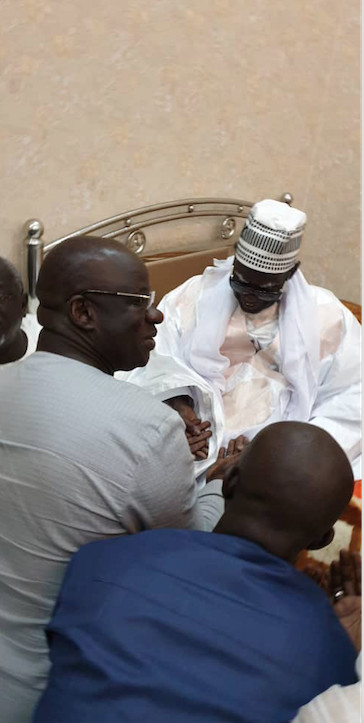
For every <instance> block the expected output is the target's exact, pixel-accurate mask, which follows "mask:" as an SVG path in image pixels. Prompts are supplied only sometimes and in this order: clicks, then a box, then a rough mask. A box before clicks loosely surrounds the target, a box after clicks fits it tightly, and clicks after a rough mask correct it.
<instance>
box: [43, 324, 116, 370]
mask: <svg viewBox="0 0 364 723" xmlns="http://www.w3.org/2000/svg"><path fill="white" fill-rule="evenodd" d="M37 351H46V352H49V353H50V354H58V355H59V356H64V357H66V358H67V359H74V360H75V361H79V362H82V364H87V365H88V366H91V367H95V369H99V370H100V371H102V372H104V373H105V374H110V375H113V374H114V369H111V367H110V365H108V364H107V362H106V361H105V360H104V359H102V358H101V357H98V356H97V355H96V354H95V350H94V349H92V348H90V347H89V346H88V345H87V344H86V343H83V341H82V340H80V339H78V338H77V339H72V338H70V337H65V336H62V335H61V334H59V333H56V332H53V331H51V330H49V329H42V331H41V333H40V335H39V340H38V345H37Z"/></svg>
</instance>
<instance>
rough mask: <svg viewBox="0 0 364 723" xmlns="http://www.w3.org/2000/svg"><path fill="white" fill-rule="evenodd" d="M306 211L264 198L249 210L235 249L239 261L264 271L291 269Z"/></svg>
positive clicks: (300, 238)
mask: <svg viewBox="0 0 364 723" xmlns="http://www.w3.org/2000/svg"><path fill="white" fill-rule="evenodd" d="M305 225H306V214H305V213H303V211H299V210H298V209H297V208H291V207H290V206H288V204H287V203H282V202H281V201H273V200H271V199H265V200H264V201H259V203H256V204H255V206H253V207H252V209H251V210H250V213H249V216H248V218H247V220H246V223H245V226H244V228H243V230H242V232H241V235H240V238H239V241H238V243H237V246H236V250H235V257H236V258H237V260H238V261H240V263H241V264H244V266H248V268H249V269H254V270H255V271H263V272H264V273H267V274H282V273H284V272H286V271H290V270H291V269H293V267H294V265H295V263H296V260H297V257H298V253H299V250H300V246H301V241H302V237H303V231H304V228H305Z"/></svg>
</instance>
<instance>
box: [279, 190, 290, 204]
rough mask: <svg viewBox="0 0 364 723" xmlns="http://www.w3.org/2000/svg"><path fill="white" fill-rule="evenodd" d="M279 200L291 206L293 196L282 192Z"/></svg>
mask: <svg viewBox="0 0 364 723" xmlns="http://www.w3.org/2000/svg"><path fill="white" fill-rule="evenodd" d="M280 200H281V201H282V202H283V203H287V204H288V206H291V205H292V203H293V196H292V194H291V193H284V194H283V196H281V198H280Z"/></svg>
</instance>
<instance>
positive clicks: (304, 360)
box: [130, 200, 361, 476]
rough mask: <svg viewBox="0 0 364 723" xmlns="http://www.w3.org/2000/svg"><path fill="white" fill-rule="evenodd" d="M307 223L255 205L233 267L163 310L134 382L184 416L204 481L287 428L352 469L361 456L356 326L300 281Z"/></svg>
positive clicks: (178, 294) (265, 204)
mask: <svg viewBox="0 0 364 723" xmlns="http://www.w3.org/2000/svg"><path fill="white" fill-rule="evenodd" d="M305 223H306V216H305V214H304V213H302V212H301V211H298V210H297V209H294V208H290V207H289V206H288V205H287V204H285V203H280V202H278V201H271V200H265V201H261V202H259V203H257V204H256V205H255V206H254V207H253V208H252V209H251V212H250V214H249V216H248V219H247V221H246V224H245V226H244V228H243V231H242V234H241V237H240V239H239V241H238V243H237V248H236V254H235V258H233V257H230V258H228V259H227V260H226V261H222V262H221V261H218V262H215V266H214V267H208V268H207V269H205V271H204V273H203V274H202V276H195V277H193V278H192V279H189V280H188V281H186V282H185V283H184V284H182V286H179V287H178V288H177V289H175V290H174V291H171V292H170V293H169V294H167V295H166V296H165V297H164V299H163V300H162V302H161V304H160V306H159V308H160V309H161V311H163V314H164V322H163V324H162V325H161V328H160V332H159V334H158V339H157V344H156V351H155V352H154V353H153V354H152V355H151V360H150V364H149V365H148V367H147V368H146V369H145V370H136V371H135V372H133V373H132V374H131V375H130V381H133V382H134V383H137V384H140V385H142V386H144V387H145V388H147V389H149V390H150V391H152V392H153V394H155V395H156V396H157V397H158V398H159V399H162V400H164V401H168V403H169V404H170V405H171V406H173V407H174V408H175V409H176V410H177V411H179V413H180V414H181V416H182V418H183V419H184V421H185V423H186V428H187V433H188V437H189V441H190V445H191V450H192V451H193V452H195V453H196V452H197V455H196V459H199V460H200V461H198V462H196V473H197V474H199V473H201V472H203V470H204V469H206V468H207V466H208V465H209V464H210V463H211V461H212V460H213V459H215V458H216V454H217V450H218V448H219V447H220V445H221V444H223V443H225V441H226V440H227V439H228V438H229V437H234V436H236V435H238V434H245V435H246V436H247V437H248V438H252V437H253V436H254V435H255V434H256V433H257V432H258V431H259V430H260V429H262V428H263V427H264V426H266V425H267V424H269V423H272V422H276V421H283V420H297V421H302V422H311V423H312V424H315V425H317V426H319V427H322V428H323V429H326V430H327V431H328V432H330V434H332V435H333V437H334V438H335V439H336V440H337V441H338V442H339V444H340V445H341V446H342V447H343V448H344V449H345V451H346V453H347V454H348V456H349V458H350V460H351V461H354V460H355V459H356V458H357V457H358V455H359V452H360V435H361V426H360V389H359V380H360V325H359V323H358V322H357V321H356V319H355V318H354V316H353V315H352V314H351V312H349V311H348V310H347V309H346V308H345V307H344V306H343V305H342V304H341V303H340V302H339V300H338V299H337V298H336V297H335V296H334V295H333V294H332V293H331V292H330V291H327V290H326V289H322V288H318V287H315V286H311V285H309V284H308V283H307V282H306V281H305V278H304V276H303V275H302V273H301V272H300V271H299V269H298V267H299V261H298V254H299V250H300V245H301V241H302V236H303V231H304V227H305ZM209 423H210V424H211V431H212V433H213V435H212V437H211V439H210V441H209V454H207V444H208V439H207V438H208V436H209V434H210V432H209ZM199 435H200V436H199ZM193 445H194V446H193ZM355 474H356V476H360V474H359V471H358V470H357V469H355Z"/></svg>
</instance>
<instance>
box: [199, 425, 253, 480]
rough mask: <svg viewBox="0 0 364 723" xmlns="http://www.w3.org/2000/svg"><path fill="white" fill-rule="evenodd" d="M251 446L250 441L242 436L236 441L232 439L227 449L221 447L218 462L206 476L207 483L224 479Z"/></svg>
mask: <svg viewBox="0 0 364 723" xmlns="http://www.w3.org/2000/svg"><path fill="white" fill-rule="evenodd" d="M248 444H249V440H248V439H247V438H246V437H244V435H243V434H241V435H240V436H239V437H237V438H236V439H231V440H230V442H229V444H228V446H227V448H226V447H220V449H219V454H218V457H217V460H216V462H215V463H214V464H213V465H211V467H210V469H209V470H208V472H207V475H206V482H211V480H213V479H223V477H224V475H225V473H226V472H227V470H228V469H229V467H232V466H233V465H234V464H237V463H238V462H239V459H240V457H241V453H242V451H243V449H244V447H246V446H247V445H248Z"/></svg>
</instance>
